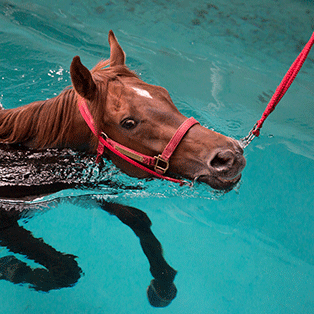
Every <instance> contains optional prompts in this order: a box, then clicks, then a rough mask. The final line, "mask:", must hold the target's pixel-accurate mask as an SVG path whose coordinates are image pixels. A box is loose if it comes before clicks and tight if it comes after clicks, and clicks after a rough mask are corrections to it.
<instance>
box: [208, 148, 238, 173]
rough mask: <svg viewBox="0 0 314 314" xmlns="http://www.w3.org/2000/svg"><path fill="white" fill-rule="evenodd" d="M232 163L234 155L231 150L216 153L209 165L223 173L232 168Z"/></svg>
mask: <svg viewBox="0 0 314 314" xmlns="http://www.w3.org/2000/svg"><path fill="white" fill-rule="evenodd" d="M233 163H234V154H233V152H232V151H231V150H225V151H220V152H218V153H217V154H216V155H215V157H214V158H213V159H212V160H211V161H210V165H211V166H212V167H213V168H214V169H215V170H218V171H225V170H228V169H230V168H231V167H232V165H233Z"/></svg>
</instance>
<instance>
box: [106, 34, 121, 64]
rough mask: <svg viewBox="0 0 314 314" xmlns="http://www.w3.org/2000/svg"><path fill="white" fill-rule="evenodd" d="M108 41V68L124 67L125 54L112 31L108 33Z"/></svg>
mask: <svg viewBox="0 0 314 314" xmlns="http://www.w3.org/2000/svg"><path fill="white" fill-rule="evenodd" d="M108 41H109V45H110V66H115V65H124V64H125V53H124V51H123V50H122V48H121V46H120V45H119V43H118V41H117V38H116V36H115V35H114V33H113V31H112V30H110V31H109V35H108Z"/></svg>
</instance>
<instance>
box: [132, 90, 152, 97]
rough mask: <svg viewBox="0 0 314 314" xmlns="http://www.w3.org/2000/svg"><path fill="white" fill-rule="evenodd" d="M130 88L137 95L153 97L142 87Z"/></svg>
mask: <svg viewBox="0 0 314 314" xmlns="http://www.w3.org/2000/svg"><path fill="white" fill-rule="evenodd" d="M132 89H133V90H134V91H135V92H136V94H137V95H139V96H143V97H146V98H150V99H153V97H152V95H151V94H150V93H149V92H148V91H147V90H145V89H143V88H138V87H132Z"/></svg>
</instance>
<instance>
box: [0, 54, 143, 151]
mask: <svg viewBox="0 0 314 314" xmlns="http://www.w3.org/2000/svg"><path fill="white" fill-rule="evenodd" d="M109 64H110V60H102V61H100V62H99V63H98V64H97V65H96V66H95V67H94V68H93V69H92V70H91V73H92V77H93V79H94V81H95V83H96V85H97V87H98V88H99V93H97V95H98V96H97V97H96V99H95V100H93V101H92V102H91V103H90V104H89V107H90V110H91V112H92V115H93V117H94V118H95V123H96V127H97V128H98V129H100V128H101V127H102V121H101V120H102V119H101V117H104V114H105V107H106V106H105V104H104V102H105V101H106V98H107V89H108V83H109V82H110V81H113V80H116V79H119V78H118V77H119V76H129V77H137V75H136V74H135V73H134V72H132V71H130V70H129V69H128V68H127V67H126V66H124V65H119V66H113V67H108V66H109ZM100 98H101V99H100ZM99 104H103V105H101V106H100V105H99ZM77 112H78V108H77V94H76V92H75V90H74V89H73V88H72V87H69V88H67V89H65V90H64V91H63V92H61V93H60V94H59V95H58V96H56V97H54V98H51V99H48V100H45V101H36V102H33V103H30V104H28V105H25V106H22V107H18V108H15V109H7V110H5V109H1V108H0V143H8V144H23V143H27V142H31V143H32V146H34V148H36V149H43V148H47V147H66V146H67V143H68V142H69V139H70V137H71V132H72V130H73V128H74V127H75V126H74V115H75V114H77Z"/></svg>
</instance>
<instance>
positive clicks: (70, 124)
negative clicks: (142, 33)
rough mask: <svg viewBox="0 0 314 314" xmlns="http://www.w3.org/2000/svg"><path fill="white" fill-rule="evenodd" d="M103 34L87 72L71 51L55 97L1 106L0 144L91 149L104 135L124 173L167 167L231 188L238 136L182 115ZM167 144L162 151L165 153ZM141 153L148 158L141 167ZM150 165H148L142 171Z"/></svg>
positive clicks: (237, 173)
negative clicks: (66, 81) (105, 54)
mask: <svg viewBox="0 0 314 314" xmlns="http://www.w3.org/2000/svg"><path fill="white" fill-rule="evenodd" d="M108 41H109V46H110V58H109V59H108V60H102V61H100V62H99V63H98V64H97V65H96V66H95V67H94V68H93V69H92V70H91V71H90V70H88V69H87V68H86V67H85V66H84V65H83V64H82V62H81V59H80V57H79V56H75V57H74V58H73V60H72V63H71V66H70V75H71V80H72V87H70V88H67V89H65V90H64V91H63V92H61V93H60V94H59V95H58V96H56V97H54V98H51V99H48V100H45V101H35V102H33V103H30V104H28V105H25V106H22V107H18V108H15V109H1V110H0V143H4V144H8V145H16V146H19V147H26V148H31V149H36V150H46V149H51V148H70V149H72V150H77V151H83V152H87V153H90V154H95V153H96V152H97V151H98V152H99V147H100V145H101V143H100V142H102V143H104V142H110V141H111V142H113V143H118V144H117V145H118V146H117V147H116V148H117V149H115V150H110V149H108V147H107V146H105V147H102V154H104V155H105V156H106V157H107V158H109V159H111V160H112V162H113V163H114V164H115V165H116V166H117V167H118V168H120V169H121V170H122V171H123V172H125V173H126V174H128V175H130V176H133V177H138V178H147V177H151V176H152V175H154V174H157V176H158V173H159V174H160V173H162V174H164V173H165V172H166V171H167V173H169V174H170V175H171V176H174V177H176V176H179V177H183V178H186V179H189V180H193V181H200V182H205V183H206V184H208V185H209V186H211V187H212V188H214V189H223V190H228V189H231V188H232V187H233V186H234V185H235V184H236V183H237V182H238V181H239V180H240V178H241V172H242V170H243V169H244V167H245V164H246V161H245V158H244V156H243V149H242V147H241V145H240V144H239V142H238V141H236V140H234V139H232V138H230V137H227V136H224V135H222V134H219V133H217V132H215V131H212V130H209V129H207V128H205V127H203V126H201V125H200V124H199V123H198V122H197V121H196V120H191V118H190V119H187V117H185V116H184V115H183V114H181V113H180V112H179V110H178V109H177V108H176V106H175V105H174V103H173V102H172V100H171V97H170V95H169V93H168V91H167V90H166V89H164V88H162V87H160V86H154V85H151V84H147V83H145V82H144V81H142V80H141V79H140V78H139V77H138V76H137V75H136V74H135V73H134V72H133V71H131V70H130V69H129V68H128V67H127V66H126V64H125V60H126V57H125V53H124V51H123V49H122V48H121V46H120V44H119V43H118V41H117V38H116V36H115V35H114V33H113V32H112V31H109V35H108ZM82 103H83V105H84V106H85V107H84V108H85V109H84V110H85V111H87V115H89V116H90V120H91V121H92V126H91V125H89V123H88V121H86V118H85V117H84V112H82V110H81V107H82V106H83V105H82ZM187 122H188V123H187ZM187 124H189V125H188V126H187ZM183 129H184V131H183ZM174 142H175V143H174ZM119 145H120V146H119ZM169 146H172V148H171V149H170V152H169V151H168V152H166V153H165V150H166V149H169ZM117 150H118V151H119V152H118V153H116V151H117ZM161 152H162V154H161ZM125 155H126V157H124V156H125ZM164 155H168V156H167V158H165V157H164ZM143 156H144V157H143ZM133 159H135V160H136V162H132V160H133ZM146 159H148V160H150V161H151V160H153V161H154V160H155V164H153V163H154V162H152V163H151V164H149V165H148V166H147V168H144V167H141V166H142V164H143V163H144V160H146ZM152 167H154V169H155V171H150V170H149V169H150V168H152ZM146 169H148V170H147V171H145V170H146ZM160 176H161V175H160ZM161 177H162V176H161Z"/></svg>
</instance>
